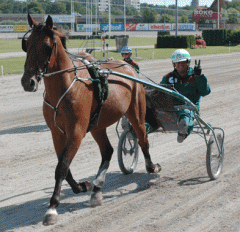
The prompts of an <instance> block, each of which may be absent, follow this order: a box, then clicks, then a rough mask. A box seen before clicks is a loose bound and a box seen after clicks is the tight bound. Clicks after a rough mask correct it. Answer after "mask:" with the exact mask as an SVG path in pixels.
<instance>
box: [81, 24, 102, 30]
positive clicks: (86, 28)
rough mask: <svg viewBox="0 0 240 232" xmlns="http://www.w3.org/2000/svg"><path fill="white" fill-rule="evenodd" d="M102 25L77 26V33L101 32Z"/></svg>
mask: <svg viewBox="0 0 240 232" xmlns="http://www.w3.org/2000/svg"><path fill="white" fill-rule="evenodd" d="M99 30H100V24H77V31H99Z"/></svg>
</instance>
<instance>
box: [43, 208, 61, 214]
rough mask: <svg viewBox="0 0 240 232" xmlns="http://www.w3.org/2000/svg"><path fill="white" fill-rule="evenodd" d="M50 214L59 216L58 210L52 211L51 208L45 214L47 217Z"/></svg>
mask: <svg viewBox="0 0 240 232" xmlns="http://www.w3.org/2000/svg"><path fill="white" fill-rule="evenodd" d="M49 214H51V215H58V213H57V210H56V209H51V208H49V209H48V210H47V212H46V213H45V215H49Z"/></svg>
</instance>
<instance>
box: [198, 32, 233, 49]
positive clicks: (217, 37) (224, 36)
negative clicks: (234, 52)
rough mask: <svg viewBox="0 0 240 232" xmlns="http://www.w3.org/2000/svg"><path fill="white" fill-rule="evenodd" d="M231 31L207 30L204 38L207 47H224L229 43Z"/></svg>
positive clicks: (203, 35)
mask: <svg viewBox="0 0 240 232" xmlns="http://www.w3.org/2000/svg"><path fill="white" fill-rule="evenodd" d="M228 36H229V31H228V30H227V29H213V30H208V29H205V30H203V32H202V37H203V39H204V40H205V41H206V44H207V46H223V45H225V44H227V42H228Z"/></svg>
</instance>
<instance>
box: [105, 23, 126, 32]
mask: <svg viewBox="0 0 240 232" xmlns="http://www.w3.org/2000/svg"><path fill="white" fill-rule="evenodd" d="M100 30H101V31H109V24H100ZM123 30H124V24H123V23H114V24H111V31H123Z"/></svg>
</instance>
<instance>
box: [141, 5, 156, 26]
mask: <svg viewBox="0 0 240 232" xmlns="http://www.w3.org/2000/svg"><path fill="white" fill-rule="evenodd" d="M142 19H143V22H144V23H156V22H157V13H156V11H155V9H150V8H146V9H144V10H143V12H142Z"/></svg>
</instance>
